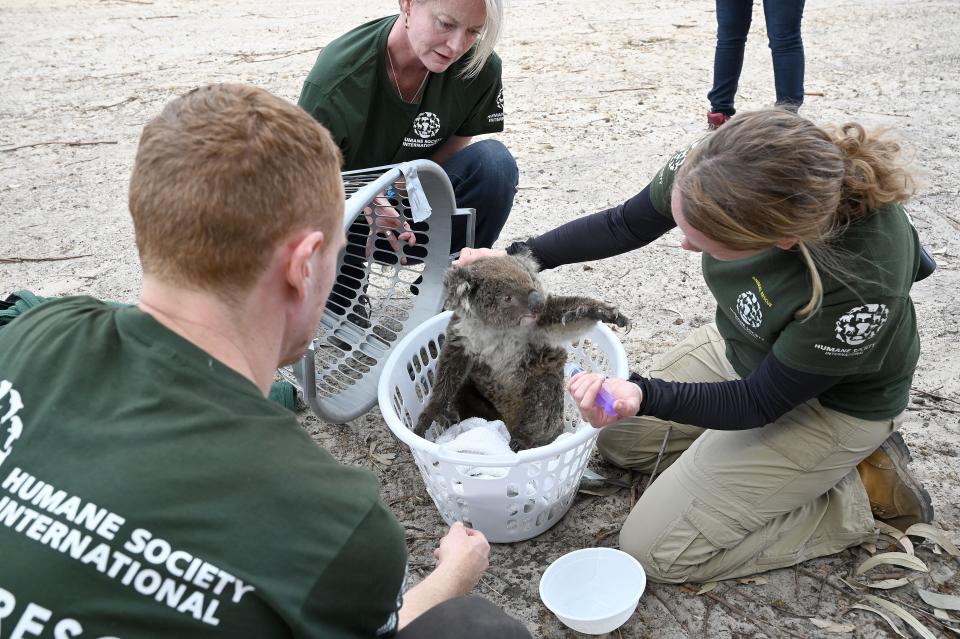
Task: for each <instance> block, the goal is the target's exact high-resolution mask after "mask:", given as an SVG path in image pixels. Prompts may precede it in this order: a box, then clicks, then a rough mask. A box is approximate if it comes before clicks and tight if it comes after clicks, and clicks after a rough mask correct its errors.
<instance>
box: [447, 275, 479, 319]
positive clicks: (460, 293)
mask: <svg viewBox="0 0 960 639" xmlns="http://www.w3.org/2000/svg"><path fill="white" fill-rule="evenodd" d="M443 290H444V294H445V296H446V298H447V308H450V309H452V310H461V311H464V312H465V311H468V310H469V309H470V292H471V291H472V290H473V276H472V273H471V272H470V269H469V268H468V267H456V268H451V269H450V270H449V271H447V273H446V275H444V276H443Z"/></svg>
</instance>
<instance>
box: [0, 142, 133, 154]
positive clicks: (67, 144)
mask: <svg viewBox="0 0 960 639" xmlns="http://www.w3.org/2000/svg"><path fill="white" fill-rule="evenodd" d="M116 143H117V141H116V140H89V141H85V140H49V141H47V142H34V143H33V144H21V145H19V146H8V147H7V148H5V149H0V152H7V151H16V150H17V149H31V148H33V147H35V146H50V145H53V144H62V145H64V146H93V145H95V144H116Z"/></svg>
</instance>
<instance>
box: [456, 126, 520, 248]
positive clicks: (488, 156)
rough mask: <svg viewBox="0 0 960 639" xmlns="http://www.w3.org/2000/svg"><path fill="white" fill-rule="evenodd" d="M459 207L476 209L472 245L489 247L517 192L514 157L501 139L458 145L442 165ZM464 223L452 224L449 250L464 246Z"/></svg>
mask: <svg viewBox="0 0 960 639" xmlns="http://www.w3.org/2000/svg"><path fill="white" fill-rule="evenodd" d="M441 166H442V168H443V170H444V171H445V172H446V174H447V177H449V178H450V184H451V185H452V186H453V194H454V196H455V197H456V200H457V207H458V208H471V209H476V211H477V218H476V219H477V225H476V235H475V240H474V246H475V247H477V248H481V247H482V248H490V247H491V246H493V243H494V242H495V241H496V240H497V237H499V236H500V230H501V229H503V225H504V224H506V222H507V216H508V215H510V209H511V208H513V197H514V196H515V195H516V194H517V182H518V180H519V175H520V174H519V171H518V170H517V161H516V160H515V159H513V156H512V155H510V151H508V150H507V147H505V146H504V145H503V143H501V142H498V141H496V140H481V141H480V142H474V143H473V144H470V145H469V146H467V147H465V148H463V149H460V150H459V151H458V152H457V153H455V154H454V155H453V156H451V157H450V159H448V160H447V161H446V162H444V163H443V164H442V165H441ZM463 244H464V232H463V227H458V226H454V237H453V242H452V245H451V247H450V249H451V252H455V251H459V250H460V249H462V248H463Z"/></svg>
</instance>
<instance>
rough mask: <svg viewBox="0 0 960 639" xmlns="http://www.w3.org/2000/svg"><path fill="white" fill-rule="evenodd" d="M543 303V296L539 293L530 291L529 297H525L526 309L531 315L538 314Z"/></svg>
mask: <svg viewBox="0 0 960 639" xmlns="http://www.w3.org/2000/svg"><path fill="white" fill-rule="evenodd" d="M543 302H544V299H543V295H541V294H540V292H539V291H530V295H528V296H527V308H529V309H530V312H531V313H540V311H542V310H543Z"/></svg>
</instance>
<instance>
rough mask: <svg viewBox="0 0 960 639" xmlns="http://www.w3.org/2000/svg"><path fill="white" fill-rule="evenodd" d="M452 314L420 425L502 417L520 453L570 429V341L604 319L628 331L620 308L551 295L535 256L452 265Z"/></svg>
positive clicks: (421, 428) (448, 287) (448, 282)
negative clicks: (566, 396) (566, 398)
mask: <svg viewBox="0 0 960 639" xmlns="http://www.w3.org/2000/svg"><path fill="white" fill-rule="evenodd" d="M444 292H445V294H446V299H447V308H449V309H450V310H452V311H453V313H454V314H453V317H452V318H451V319H450V323H449V324H448V326H447V333H446V339H445V341H444V344H443V348H442V350H441V352H440V359H439V361H438V363H437V371H436V374H435V380H436V382H435V384H434V387H433V392H432V395H431V398H430V402H429V403H428V404H427V406H426V407H425V408H424V411H423V413H422V414H421V415H420V418H419V419H418V420H417V425H416V428H415V429H414V432H415V433H416V434H417V435H420V436H421V437H422V436H423V434H424V433H425V432H426V430H427V428H429V426H430V424H431V423H433V422H437V423H439V424H440V425H442V426H449V425H450V424H452V423H455V422H458V421H462V420H464V419H466V418H468V417H481V418H483V419H487V420H494V419H500V420H503V422H504V423H505V424H506V426H507V429H508V430H509V431H510V434H511V447H512V448H513V449H514V450H522V449H526V448H533V447H536V446H542V445H544V444H547V443H550V442H551V441H553V440H554V439H556V437H557V436H558V435H559V434H560V433H561V432H563V392H564V385H563V365H564V363H565V362H566V361H567V351H566V348H565V347H564V345H565V344H567V343H569V342H571V341H573V340H574V339H576V338H578V337H579V336H580V335H581V334H583V332H584V331H586V330H587V329H589V328H590V326H591V325H593V324H594V323H595V322H597V321H603V322H608V323H610V324H615V325H617V326H621V327H626V326H629V323H630V322H629V320H628V319H627V318H626V317H625V316H624V315H623V314H622V313H620V311H619V310H617V308H616V307H614V306H611V305H610V304H606V303H604V302H600V301H598V300H594V299H591V298H588V297H581V296H554V295H548V294H547V292H546V291H545V289H544V287H543V285H542V283H541V282H540V279H539V277H538V275H537V264H536V261H535V260H534V259H533V258H532V257H530V256H529V255H526V254H524V255H516V256H507V255H493V256H489V257H486V256H485V257H483V258H480V259H476V260H472V261H471V262H470V263H469V265H467V266H464V267H460V268H452V269H451V270H450V271H448V272H447V275H446V277H445V278H444Z"/></svg>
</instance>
